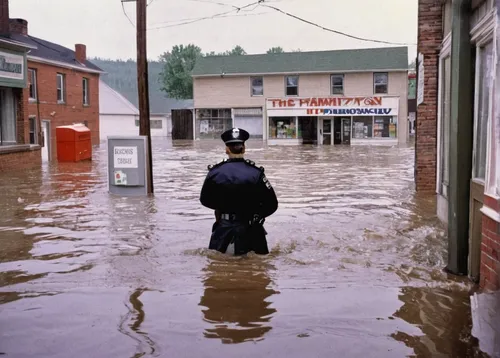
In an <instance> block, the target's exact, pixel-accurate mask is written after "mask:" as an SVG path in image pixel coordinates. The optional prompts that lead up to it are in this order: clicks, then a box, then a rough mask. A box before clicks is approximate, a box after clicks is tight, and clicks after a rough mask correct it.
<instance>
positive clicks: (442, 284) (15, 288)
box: [0, 139, 485, 358]
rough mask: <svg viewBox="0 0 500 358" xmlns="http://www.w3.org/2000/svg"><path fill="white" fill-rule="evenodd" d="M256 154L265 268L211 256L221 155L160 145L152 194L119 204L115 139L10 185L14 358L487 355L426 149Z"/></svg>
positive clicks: (6, 265)
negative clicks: (114, 185)
mask: <svg viewBox="0 0 500 358" xmlns="http://www.w3.org/2000/svg"><path fill="white" fill-rule="evenodd" d="M248 147H249V148H248V150H247V158H249V159H252V160H254V161H255V162H256V163H257V164H258V165H263V166H264V167H265V168H266V173H267V176H268V178H269V179H270V181H271V183H272V184H273V186H274V188H275V190H276V193H277V195H278V199H279V205H280V206H279V209H278V211H277V212H276V213H275V214H274V215H273V216H272V217H270V218H268V219H267V221H266V229H267V231H268V233H269V236H268V241H269V246H270V248H271V254H270V255H268V256H266V257H260V256H257V255H252V254H250V255H249V256H248V257H238V258H234V257H227V256H225V255H222V254H218V253H214V252H210V251H209V250H207V249H206V247H207V246H208V240H209V235H210V231H211V226H212V223H213V218H214V216H213V213H212V212H211V211H210V210H208V209H206V208H204V207H202V206H201V204H200V203H199V200H198V199H199V192H200V189H201V186H202V184H203V179H204V177H205V175H206V172H207V165H209V164H213V163H215V162H217V161H219V160H221V159H223V158H224V148H223V145H222V143H221V142H219V141H208V142H204V141H201V142H200V141H197V142H179V143H177V142H175V143H172V141H170V140H161V139H155V140H154V141H153V148H154V178H155V196H154V197H152V198H121V197H115V196H111V195H110V194H108V192H107V182H106V180H107V176H106V173H107V169H106V166H107V162H106V160H107V157H106V150H107V149H106V145H105V143H103V144H101V146H100V147H96V148H94V154H93V161H92V162H84V163H59V164H57V163H54V164H51V165H43V167H42V168H40V169H39V170H33V171H30V172H17V173H14V172H11V173H0V191H1V193H2V194H1V206H0V355H2V356H6V357H37V358H39V357H61V358H67V357H176V358H178V357H256V356H264V357H287V358H292V357H308V358H309V357H483V356H485V355H483V354H482V353H481V352H480V351H479V349H478V343H477V340H476V339H474V338H473V337H471V324H472V320H471V313H470V303H469V296H470V294H471V292H472V290H473V289H474V287H473V286H472V285H471V284H470V283H469V282H468V281H467V280H466V279H459V278H456V277H452V276H448V275H447V274H445V273H444V272H443V271H442V269H443V267H444V266H445V264H446V233H445V230H444V227H443V226H442V225H441V224H440V223H439V221H438V220H437V218H436V214H435V212H436V207H435V200H434V198H433V196H431V197H423V196H419V195H417V194H415V192H414V184H413V173H414V167H413V162H414V149H413V148H412V147H410V146H408V147H406V146H405V147H397V146H394V147H392V146H353V147H323V148H320V147H315V146H303V147H266V146H265V145H263V144H262V143H261V142H259V141H257V142H249V145H248ZM242 205H244V203H242Z"/></svg>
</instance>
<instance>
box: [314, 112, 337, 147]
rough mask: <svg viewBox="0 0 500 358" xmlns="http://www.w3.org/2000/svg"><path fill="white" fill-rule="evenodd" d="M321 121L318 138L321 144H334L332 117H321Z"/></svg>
mask: <svg viewBox="0 0 500 358" xmlns="http://www.w3.org/2000/svg"><path fill="white" fill-rule="evenodd" d="M319 122H320V123H319V126H318V132H319V133H318V138H319V141H320V144H321V145H333V144H334V140H333V134H334V128H333V119H331V118H325V119H320V120H319ZM335 144H336V143H335Z"/></svg>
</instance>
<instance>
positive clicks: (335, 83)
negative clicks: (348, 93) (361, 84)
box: [331, 75, 344, 94]
mask: <svg viewBox="0 0 500 358" xmlns="http://www.w3.org/2000/svg"><path fill="white" fill-rule="evenodd" d="M331 81H332V94H344V75H332V76H331Z"/></svg>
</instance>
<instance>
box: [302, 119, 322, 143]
mask: <svg viewBox="0 0 500 358" xmlns="http://www.w3.org/2000/svg"><path fill="white" fill-rule="evenodd" d="M317 127H318V118H317V117H299V138H300V137H301V136H302V144H317V143H318V128H317Z"/></svg>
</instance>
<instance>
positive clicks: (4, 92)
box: [0, 87, 17, 145]
mask: <svg viewBox="0 0 500 358" xmlns="http://www.w3.org/2000/svg"><path fill="white" fill-rule="evenodd" d="M16 116H17V110H16V95H15V93H14V91H13V89H12V88H2V87H0V145H12V144H16V143H17V127H16V122H17V121H16Z"/></svg>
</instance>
